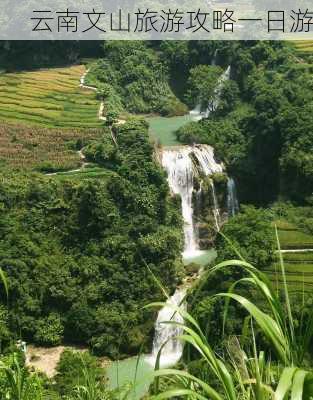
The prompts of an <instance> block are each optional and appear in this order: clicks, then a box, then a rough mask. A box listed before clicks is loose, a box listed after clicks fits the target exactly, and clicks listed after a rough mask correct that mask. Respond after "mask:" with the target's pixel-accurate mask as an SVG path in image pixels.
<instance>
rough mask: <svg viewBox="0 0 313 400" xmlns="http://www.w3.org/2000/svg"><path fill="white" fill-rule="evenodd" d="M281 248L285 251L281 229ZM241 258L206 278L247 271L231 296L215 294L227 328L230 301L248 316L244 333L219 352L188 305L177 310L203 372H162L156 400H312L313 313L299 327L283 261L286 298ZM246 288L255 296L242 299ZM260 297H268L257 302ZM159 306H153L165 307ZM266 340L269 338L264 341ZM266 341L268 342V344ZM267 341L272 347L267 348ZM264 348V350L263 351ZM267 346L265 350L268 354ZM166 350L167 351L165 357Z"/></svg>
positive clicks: (157, 379) (157, 374) (186, 339)
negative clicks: (312, 353) (312, 351)
mask: <svg viewBox="0 0 313 400" xmlns="http://www.w3.org/2000/svg"><path fill="white" fill-rule="evenodd" d="M276 237H277V242H278V250H280V245H279V240H278V234H277V231H276ZM234 251H235V252H236V253H237V256H238V259H234V260H230V261H226V262H222V263H220V264H218V265H217V266H215V267H213V268H212V269H211V270H209V271H208V272H207V274H206V275H205V276H203V279H204V280H207V279H210V275H211V274H214V273H216V272H217V271H221V270H229V269H232V268H233V267H236V268H237V269H241V270H242V271H243V273H244V277H243V278H241V279H239V280H237V281H235V282H234V283H233V284H232V285H231V287H230V288H229V290H228V292H227V293H218V294H215V295H214V296H213V297H214V298H220V299H224V301H225V303H224V306H223V324H224V326H225V323H226V320H227V318H228V317H230V313H229V307H230V302H233V303H236V304H237V305H239V306H240V307H242V308H243V309H244V310H245V312H246V315H247V316H246V318H245V323H244V326H243V334H242V335H241V336H233V337H228V338H226V337H225V339H226V341H225V340H224V344H223V341H222V338H221V346H222V347H221V348H220V349H219V352H218V353H217V352H216V351H215V350H214V349H213V348H212V346H211V344H210V339H209V338H208V335H207V334H206V333H204V332H203V330H202V329H201V327H200V325H199V324H198V322H197V321H196V320H195V319H194V318H193V316H192V315H191V314H189V313H188V312H186V311H185V310H184V308H183V307H176V306H173V312H177V313H180V314H181V315H182V316H183V318H184V320H185V323H184V324H178V323H175V322H173V321H168V323H170V324H174V325H175V324H176V325H180V328H182V329H183V333H182V334H181V335H180V336H179V339H180V340H182V341H184V342H185V343H186V346H188V348H191V349H193V351H195V352H196V353H197V354H198V359H200V361H201V374H200V375H199V374H196V375H193V374H192V373H190V371H189V370H188V368H187V370H175V369H167V370H162V369H161V370H159V368H158V362H157V363H156V371H155V373H154V377H155V384H154V388H153V390H154V394H155V396H154V397H153V399H155V400H156V399H158V400H159V399H167V398H178V397H182V398H186V399H201V400H204V399H210V400H212V399H214V400H226V399H227V400H239V399H240V400H242V399H244V400H287V399H288V400H289V399H290V400H309V399H312V395H313V386H312V385H313V374H312V372H311V367H310V366H311V364H312V363H311V359H310V342H311V340H312V335H313V312H312V310H311V309H310V310H308V311H306V312H305V311H302V313H301V317H300V323H299V324H296V323H295V321H296V319H295V315H294V310H293V309H292V307H291V300H290V297H289V291H288V287H287V283H286V275H285V265H284V262H283V259H282V257H280V263H279V267H280V273H281V276H282V278H283V287H282V292H281V296H279V295H277V294H276V293H275V290H274V289H273V288H272V285H271V283H270V281H269V279H268V278H267V276H266V274H264V273H263V272H261V271H259V270H258V269H257V268H255V267H254V266H252V265H251V264H250V263H248V262H246V261H244V259H243V258H242V256H241V254H240V253H239V252H238V251H236V249H234ZM241 286H246V287H250V288H251V289H252V292H251V294H250V296H249V295H247V296H246V295H242V292H241V291H240V287H241ZM256 294H257V295H258V296H259V297H260V298H262V299H263V301H262V303H261V304H262V306H260V303H259V302H258V303H256V300H255V299H256V298H257V297H258V296H256ZM162 305H163V304H160V303H155V304H152V305H151V306H162ZM260 336H262V337H263V340H260ZM264 338H266V341H265V342H264ZM265 343H266V344H265ZM262 347H263V349H262ZM264 347H265V350H264ZM161 352H162V348H161V350H160V353H161Z"/></svg>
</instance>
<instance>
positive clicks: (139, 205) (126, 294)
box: [0, 120, 182, 358]
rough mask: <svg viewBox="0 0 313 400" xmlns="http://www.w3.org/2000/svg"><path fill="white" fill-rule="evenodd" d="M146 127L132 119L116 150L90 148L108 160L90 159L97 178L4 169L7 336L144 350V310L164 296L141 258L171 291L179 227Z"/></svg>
mask: <svg viewBox="0 0 313 400" xmlns="http://www.w3.org/2000/svg"><path fill="white" fill-rule="evenodd" d="M147 131H148V129H147V125H146V123H145V122H144V121H141V120H138V121H137V120H134V121H130V122H129V123H128V124H125V125H123V126H121V127H119V128H118V130H117V132H116V135H117V138H118V145H119V147H118V148H114V149H115V150H114V151H113V152H112V145H111V139H110V138H109V137H108V136H107V135H104V136H103V137H102V139H101V141H99V143H98V142H95V143H93V144H90V146H89V147H87V148H86V154H87V155H88V156H89V157H91V154H92V151H91V150H92V149H94V148H95V149H97V148H101V150H102V151H103V153H102V154H103V156H105V157H104V158H103V160H104V162H103V163H102V162H101V160H100V159H97V160H95V161H98V163H99V164H100V165H101V166H102V167H105V169H104V171H106V174H105V175H102V176H98V179H97V180H95V179H83V180H77V179H71V175H68V176H67V177H66V178H65V176H64V177H63V176H62V179H60V176H61V175H60V176H58V175H57V176H55V177H54V176H53V177H43V176H40V175H39V174H38V175H37V174H25V175H22V174H17V175H14V174H9V173H6V172H4V173H2V176H1V182H0V192H1V215H2V216H1V221H2V222H1V227H0V235H1V241H0V254H1V257H0V259H1V261H0V267H1V268H3V270H4V271H5V273H6V274H7V275H8V278H9V282H10V288H9V292H10V307H9V309H8V312H9V321H10V323H9V325H8V329H10V330H11V334H12V337H18V336H16V335H20V334H21V335H23V338H25V339H26V340H27V341H32V342H35V343H40V344H45V345H55V344H58V343H60V342H62V341H63V340H65V341H67V342H72V343H73V342H76V343H79V344H80V343H88V344H89V345H90V346H91V347H92V349H93V351H94V352H95V353H97V354H106V355H109V356H111V357H112V358H116V357H118V356H120V355H127V354H136V353H137V352H138V349H139V348H140V347H141V346H144V347H143V348H144V349H148V346H149V342H150V337H151V334H152V329H153V321H154V316H153V315H152V314H151V313H150V312H147V311H143V310H142V309H141V307H142V306H143V305H145V304H147V302H149V301H151V300H152V299H155V298H161V297H162V293H161V292H160V291H159V289H158V287H156V285H155V282H154V280H153V279H152V278H151V276H150V275H149V274H148V272H147V267H146V263H147V264H148V265H149V267H150V269H152V270H153V271H154V273H155V274H156V275H157V276H159V277H160V276H162V280H163V281H164V282H165V285H166V286H167V287H168V289H169V290H170V291H171V290H173V289H174V288H175V286H176V284H177V282H178V279H179V274H180V270H181V268H182V264H181V260H180V253H181V249H182V233H181V217H180V212H179V209H178V208H177V206H174V203H173V201H172V200H170V199H169V196H168V195H169V190H168V187H167V184H166V180H165V174H164V172H163V171H162V169H161V167H160V166H158V165H157V164H156V163H155V162H154V161H153V147H152V146H151V145H150V143H149V137H148V132H147ZM97 143H98V144H97ZM113 161H114V162H113ZM144 260H145V261H144ZM1 295H2V300H3V301H4V303H3V304H4V305H5V304H6V302H5V292H4V290H2V293H1ZM125 329H127V335H125V334H123V332H124V330H125Z"/></svg>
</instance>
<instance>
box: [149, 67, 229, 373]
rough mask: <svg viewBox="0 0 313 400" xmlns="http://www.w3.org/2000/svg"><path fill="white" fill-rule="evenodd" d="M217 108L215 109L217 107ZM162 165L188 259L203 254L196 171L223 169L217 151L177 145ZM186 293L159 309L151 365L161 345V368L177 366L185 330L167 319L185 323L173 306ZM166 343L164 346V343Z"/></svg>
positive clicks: (199, 116) (216, 212)
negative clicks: (177, 203)
mask: <svg viewBox="0 0 313 400" xmlns="http://www.w3.org/2000/svg"><path fill="white" fill-rule="evenodd" d="M229 74H230V67H229V68H227V70H226V71H225V72H224V74H223V75H222V76H221V77H220V79H219V81H218V85H217V88H216V90H215V92H214V93H215V97H216V99H215V100H214V103H213V109H215V108H216V107H217V106H218V101H219V97H220V94H221V90H222V87H223V83H224V81H225V80H226V79H228V78H229ZM214 107H215V108H214ZM209 112H210V110H209V108H208V109H207V110H206V111H205V112H204V113H202V112H201V105H200V104H198V105H197V106H196V108H195V109H194V110H192V111H191V112H190V115H191V116H192V119H193V120H197V121H199V120H201V119H202V118H204V117H205V118H207V117H208V115H209ZM162 165H163V167H164V168H165V170H166V171H167V175H168V184H169V186H170V189H171V191H172V193H174V194H177V195H179V196H180V198H181V205H182V216H183V220H184V238H185V245H184V252H183V257H184V258H185V259H188V258H192V257H195V256H197V255H199V254H201V251H200V249H199V242H198V237H197V232H196V230H195V227H194V221H193V212H194V210H193V204H192V196H193V192H194V177H195V175H196V174H200V175H205V176H210V175H212V174H214V173H216V172H222V171H223V165H222V164H219V163H217V162H216V161H215V159H214V150H213V148H212V147H211V146H208V145H195V146H177V147H171V148H168V149H164V150H163V152H162ZM211 187H212V195H213V201H214V210H213V214H214V219H215V223H216V228H217V230H219V226H220V214H219V207H218V202H217V198H216V194H215V188H214V183H213V181H212V183H211ZM201 192H202V188H201V185H200V189H199V191H198V192H197V194H196V195H197V199H200V198H201ZM185 294H186V288H182V289H177V290H176V292H175V293H174V295H173V296H172V297H171V298H169V299H168V300H167V302H166V304H165V306H164V307H163V308H162V309H161V310H160V311H159V314H158V318H157V321H156V323H155V335H154V340H153V349H152V353H151V354H150V355H148V356H146V361H147V362H148V363H150V365H153V366H154V365H155V362H156V359H157V355H158V353H159V351H160V349H161V348H162V351H161V357H160V366H161V367H171V366H173V365H175V364H176V363H177V362H178V361H179V360H180V358H181V356H182V354H183V348H184V345H183V343H182V342H181V341H180V340H178V339H177V336H180V335H181V334H182V333H183V329H182V328H181V327H179V326H176V325H174V324H167V323H164V322H168V321H173V322H177V323H183V322H184V319H183V318H182V316H181V315H180V314H179V313H177V312H175V311H174V310H173V308H172V307H171V305H175V306H179V307H186V304H185V303H183V304H181V303H182V302H183V300H184V297H185ZM164 343H166V344H165V345H164V347H162V346H163V344H164Z"/></svg>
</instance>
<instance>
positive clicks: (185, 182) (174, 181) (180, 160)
mask: <svg viewBox="0 0 313 400" xmlns="http://www.w3.org/2000/svg"><path fill="white" fill-rule="evenodd" d="M191 155H192V156H193V157H195V159H196V161H197V164H198V168H200V169H201V173H202V174H203V175H205V176H209V175H212V174H214V173H216V172H222V171H223V166H222V164H219V163H217V162H216V160H215V159H214V150H213V148H212V147H211V146H208V145H197V146H181V147H171V148H169V149H166V150H164V151H163V154H162V165H163V167H164V168H165V169H166V171H167V174H168V183H169V186H170V189H171V191H172V192H173V193H174V194H178V195H179V196H180V197H181V202H182V214H183V219H184V236H185V248H184V253H183V256H184V257H185V258H192V257H195V256H197V255H198V254H199V251H200V250H199V244H198V238H197V233H196V230H195V228H194V224H193V204H192V194H193V190H194V187H193V182H194V176H195V174H196V173H197V169H196V167H195V166H194V163H193V161H192V157H191ZM214 206H216V210H215V212H216V214H218V210H217V208H218V207H217V202H216V204H215V205H214Z"/></svg>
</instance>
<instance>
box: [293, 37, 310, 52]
mask: <svg viewBox="0 0 313 400" xmlns="http://www.w3.org/2000/svg"><path fill="white" fill-rule="evenodd" d="M293 44H294V46H295V47H296V49H297V52H298V53H299V54H313V41H312V40H298V41H294V42H293Z"/></svg>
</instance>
